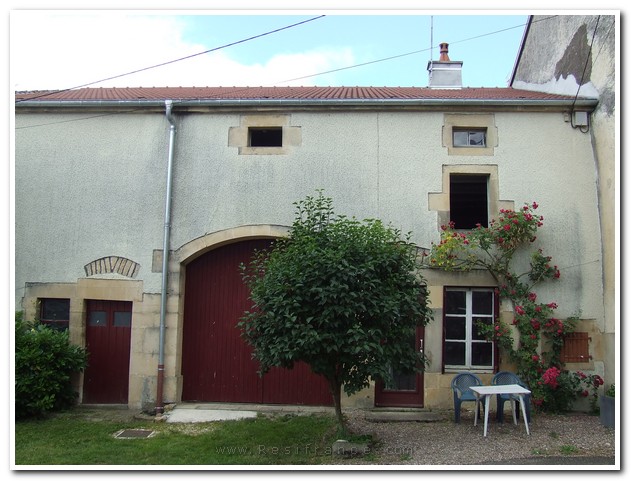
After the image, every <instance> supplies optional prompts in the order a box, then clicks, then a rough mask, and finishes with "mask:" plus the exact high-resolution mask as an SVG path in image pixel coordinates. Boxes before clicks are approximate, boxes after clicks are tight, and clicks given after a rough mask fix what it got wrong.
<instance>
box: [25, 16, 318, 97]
mask: <svg viewBox="0 0 631 481" xmlns="http://www.w3.org/2000/svg"><path fill="white" fill-rule="evenodd" d="M325 16H326V15H320V16H317V17H313V18H309V19H307V20H303V21H302V22H298V23H294V24H292V25H287V26H285V27H281V28H277V29H276V30H270V31H269V32H265V33H261V34H259V35H254V36H252V37H248V38H244V39H242V40H237V41H236V42H232V43H228V44H225V45H222V46H220V47H215V48H211V49H209V50H204V51H203V52H198V53H194V54H192V55H187V56H186V57H180V58H177V59H174V60H169V61H167V62H162V63H159V64H156V65H151V66H149V67H143V68H139V69H137V70H132V71H131V72H126V73H122V74H119V75H114V76H112V77H107V78H104V79H100V80H95V81H93V82H88V83H85V84H82V85H77V86H75V87H70V88H66V89H62V90H55V91H52V92H46V93H43V94H40V95H37V96H33V97H29V98H28V99H19V100H16V103H19V102H24V101H26V100H34V99H38V98H42V97H47V96H49V95H53V94H57V93H60V92H67V91H69V90H74V89H79V88H83V87H89V86H90V85H94V84H98V83H101V82H107V81H108V80H114V79H117V78H121V77H126V76H127V75H133V74H136V73H139V72H144V71H146V70H151V69H154V68H158V67H164V66H165V65H170V64H173V63H176V62H181V61H183V60H188V59H190V58H193V57H198V56H200V55H205V54H207V53H210V52H216V51H217V50H222V49H224V48H228V47H233V46H235V45H239V44H241V43H245V42H249V41H251V40H255V39H257V38H261V37H265V36H267V35H271V34H273V33H278V32H281V31H283V30H287V29H289V28H293V27H297V26H298V25H303V24H305V23H308V22H313V21H314V20H319V19H321V18H324V17H325Z"/></svg>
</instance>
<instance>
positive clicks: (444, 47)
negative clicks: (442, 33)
mask: <svg viewBox="0 0 631 481" xmlns="http://www.w3.org/2000/svg"><path fill="white" fill-rule="evenodd" d="M439 46H440V58H439V59H438V60H439V62H450V60H449V44H448V43H447V42H442V43H441V44H440V45H439Z"/></svg>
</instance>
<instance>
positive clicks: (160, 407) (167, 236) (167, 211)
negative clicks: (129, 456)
mask: <svg viewBox="0 0 631 481" xmlns="http://www.w3.org/2000/svg"><path fill="white" fill-rule="evenodd" d="M164 104H165V107H166V118H167V120H168V122H169V159H168V162H167V188H166V198H165V206H164V242H163V244H162V289H161V299H160V339H159V352H158V386H157V393H156V414H162V413H164V400H163V389H164V332H165V324H166V323H165V319H166V311H167V297H168V295H167V294H168V278H169V247H170V240H171V188H172V177H173V150H174V145H175V122H174V121H173V117H172V116H171V108H172V106H173V101H172V100H165V102H164Z"/></svg>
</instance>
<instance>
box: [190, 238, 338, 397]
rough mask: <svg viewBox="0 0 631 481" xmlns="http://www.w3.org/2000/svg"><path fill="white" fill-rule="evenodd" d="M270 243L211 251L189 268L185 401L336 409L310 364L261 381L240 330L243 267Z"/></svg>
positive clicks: (244, 304)
mask: <svg viewBox="0 0 631 481" xmlns="http://www.w3.org/2000/svg"><path fill="white" fill-rule="evenodd" d="M269 245H270V241H269V240H261V239H259V240H249V241H243V242H238V243H235V244H229V245H226V246H222V247H219V248H217V249H215V250H212V251H210V252H208V253H206V254H204V255H202V256H200V257H199V258H197V259H195V260H194V261H193V262H191V263H190V264H189V265H187V266H186V280H185V281H186V294H185V296H186V299H185V303H184V328H183V341H182V345H183V348H182V376H183V388H182V400H183V401H202V402H204V401H205V402H244V403H268V404H307V405H331V404H332V402H333V400H332V397H331V394H330V392H329V390H328V386H327V384H326V382H325V380H324V378H322V377H321V376H316V375H314V374H313V373H312V372H311V370H310V369H309V367H308V366H307V365H305V364H299V365H297V366H296V367H294V369H290V370H288V369H280V368H275V369H272V371H270V372H269V373H268V374H266V375H265V376H264V377H263V378H261V377H260V376H259V374H258V363H257V362H256V361H254V360H253V359H252V349H251V347H250V346H249V345H248V344H247V343H246V342H245V341H244V340H243V339H242V338H241V331H240V330H239V329H238V328H237V326H236V324H237V322H239V320H240V318H241V317H242V316H243V313H244V312H245V311H246V310H249V309H250V308H251V304H250V301H249V293H248V290H247V287H246V286H245V284H244V283H243V281H242V279H241V273H240V271H239V265H240V264H241V263H247V262H249V261H250V259H251V257H252V253H253V252H254V250H255V249H264V248H266V247H268V246H269Z"/></svg>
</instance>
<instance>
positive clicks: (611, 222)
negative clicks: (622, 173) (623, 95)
mask: <svg viewBox="0 0 631 481" xmlns="http://www.w3.org/2000/svg"><path fill="white" fill-rule="evenodd" d="M618 29H619V14H609V15H535V16H533V17H532V20H531V24H530V27H529V29H528V32H527V35H526V37H525V39H524V44H523V46H522V49H523V50H522V52H521V55H520V57H519V59H518V63H517V65H516V69H515V72H514V77H513V81H512V87H514V88H519V89H526V90H536V91H543V92H550V93H560V94H565V95H572V96H574V95H577V94H578V95H592V96H594V97H597V98H598V99H599V104H598V107H597V108H596V110H595V111H594V112H593V114H592V115H591V118H590V125H589V135H590V136H591V137H592V145H593V152H594V156H593V157H594V169H595V170H596V175H597V186H598V199H597V206H598V212H599V227H600V231H601V235H602V240H601V245H602V261H603V262H602V266H600V268H601V269H602V284H603V304H604V307H603V308H604V313H605V316H604V324H603V326H602V333H603V339H602V341H603V342H602V350H603V352H604V363H605V365H606V366H607V368H606V369H605V383H606V384H607V385H609V384H610V383H613V382H614V381H615V375H616V324H617V322H618V314H617V312H616V289H617V286H616V271H617V269H619V267H618V266H619V265H620V260H619V259H617V258H616V241H617V239H618V236H617V235H616V229H617V228H618V229H619V226H620V217H619V207H618V208H617V207H616V205H617V204H618V205H619V202H618V203H617V202H616V199H619V198H620V197H619V195H620V194H619V192H616V188H617V187H616V186H618V189H619V185H620V184H619V179H618V178H617V177H616V166H617V165H619V164H618V162H619V160H618V158H619V149H618V145H619V139H617V138H616V132H617V131H619V125H620V124H619V120H618V117H617V105H618V102H619V100H618V98H617V97H616V92H617V91H618V86H619V85H620V79H619V76H618V72H617V69H616V65H619V62H620V51H619V48H617V47H618V46H619V31H618ZM577 130H578V129H577Z"/></svg>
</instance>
